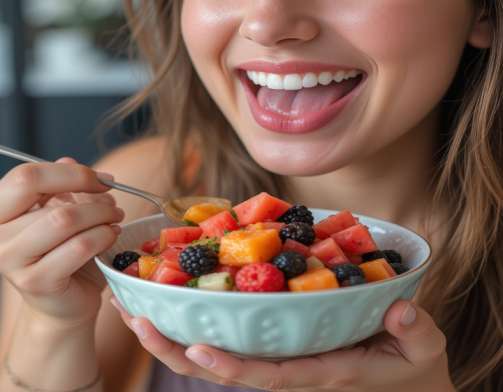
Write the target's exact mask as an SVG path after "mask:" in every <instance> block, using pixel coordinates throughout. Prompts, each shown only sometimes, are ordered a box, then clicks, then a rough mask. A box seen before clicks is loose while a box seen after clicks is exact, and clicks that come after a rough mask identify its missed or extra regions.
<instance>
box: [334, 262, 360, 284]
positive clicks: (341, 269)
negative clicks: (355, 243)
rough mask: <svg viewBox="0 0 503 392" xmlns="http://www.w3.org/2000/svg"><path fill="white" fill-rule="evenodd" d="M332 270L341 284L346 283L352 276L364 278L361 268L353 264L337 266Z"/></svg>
mask: <svg viewBox="0 0 503 392" xmlns="http://www.w3.org/2000/svg"><path fill="white" fill-rule="evenodd" d="M331 269H332V272H333V273H334V274H335V276H336V277H337V280H338V281H339V282H344V281H346V280H348V279H349V278H350V277H352V276H360V277H362V278H363V277H364V275H363V271H362V270H361V268H360V267H358V266H357V265H355V264H351V263H344V264H337V265H336V266H334V267H332V268H331Z"/></svg>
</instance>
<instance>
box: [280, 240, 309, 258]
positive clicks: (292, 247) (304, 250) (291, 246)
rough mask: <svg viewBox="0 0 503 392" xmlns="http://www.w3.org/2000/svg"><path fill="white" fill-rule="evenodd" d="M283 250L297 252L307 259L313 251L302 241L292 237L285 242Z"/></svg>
mask: <svg viewBox="0 0 503 392" xmlns="http://www.w3.org/2000/svg"><path fill="white" fill-rule="evenodd" d="M283 252H297V253H299V254H301V255H302V256H304V257H305V258H306V259H307V258H308V257H309V256H311V251H310V250H309V247H308V246H306V245H304V244H301V243H300V242H297V241H294V240H291V239H290V238H289V239H287V240H286V241H285V243H284V244H283Z"/></svg>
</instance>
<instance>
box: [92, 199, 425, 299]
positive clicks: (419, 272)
mask: <svg viewBox="0 0 503 392" xmlns="http://www.w3.org/2000/svg"><path fill="white" fill-rule="evenodd" d="M310 210H311V211H318V212H321V213H330V214H335V213H337V212H339V211H338V210H327V209H321V208H310ZM353 216H356V217H357V218H363V219H369V220H373V221H376V222H377V223H384V224H386V225H389V226H392V227H395V228H398V229H400V230H405V231H406V232H409V233H410V234H412V235H413V236H415V237H417V238H419V239H420V240H421V241H422V242H423V243H424V245H426V247H427V252H428V253H427V255H426V258H425V259H424V260H422V261H421V262H419V263H418V265H417V266H416V267H414V268H412V269H410V270H409V271H407V272H405V273H403V274H400V275H397V276H394V277H393V278H388V279H384V280H381V281H378V282H370V283H365V284H362V285H358V286H352V287H344V290H337V289H332V290H318V291H310V292H303V293H295V292H291V291H282V292H275V293H244V292H237V291H211V290H195V289H193V288H190V287H184V286H175V285H169V284H164V283H157V282H152V281H149V280H145V279H140V278H136V277H134V276H130V275H127V274H124V273H123V272H121V271H117V270H115V269H113V268H112V267H110V266H108V265H107V264H106V263H105V262H104V261H103V260H102V259H101V254H99V255H97V256H95V257H94V260H95V262H96V264H98V266H99V267H100V268H102V269H105V270H106V271H107V272H108V273H109V274H111V275H112V276H114V277H117V278H118V279H125V281H126V282H128V281H130V282H132V283H134V284H140V285H145V287H149V286H150V287H158V288H159V289H160V290H165V291H167V292H168V291H169V292H178V293H180V294H183V293H187V294H188V293H190V294H191V295H202V296H206V297H227V298H244V297H248V298H250V297H251V298H254V299H259V298H264V299H266V300H273V299H275V298H285V297H293V298H295V299H300V298H303V297H309V298H313V297H325V296H332V295H337V293H355V292H360V291H364V290H367V289H369V288H372V287H376V286H383V287H384V286H389V285H392V284H393V283H394V282H395V281H397V280H400V279H405V278H407V277H409V278H410V277H412V276H413V275H418V276H421V275H422V273H423V272H424V270H425V269H426V268H427V267H428V266H429V265H430V264H431V253H432V251H431V245H430V244H429V242H428V241H427V240H426V239H425V238H424V237H423V236H422V235H420V234H418V233H416V232H415V231H413V230H411V229H408V228H406V227H404V226H401V225H398V224H396V223H392V222H388V221H385V220H382V219H378V218H374V217H371V216H368V215H361V214H353ZM163 217H164V215H163V214H155V215H149V216H146V217H143V218H139V219H135V220H134V221H131V222H128V223H126V224H123V225H121V227H122V229H126V228H128V227H130V226H134V225H137V224H140V223H145V222H146V221H149V220H157V219H159V218H163Z"/></svg>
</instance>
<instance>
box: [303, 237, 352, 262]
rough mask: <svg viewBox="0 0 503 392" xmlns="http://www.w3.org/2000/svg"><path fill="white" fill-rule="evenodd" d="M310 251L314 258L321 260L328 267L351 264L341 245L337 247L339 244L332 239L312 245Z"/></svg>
mask: <svg viewBox="0 0 503 392" xmlns="http://www.w3.org/2000/svg"><path fill="white" fill-rule="evenodd" d="M310 251H311V254H312V255H313V256H315V257H317V258H318V259H320V260H321V261H322V262H323V263H324V264H325V265H327V267H331V266H333V265H335V264H339V263H342V262H344V263H349V260H348V258H347V257H346V255H345V254H344V252H343V251H342V249H341V248H340V247H339V245H337V242H335V240H334V239H333V238H330V237H329V238H327V239H324V240H323V241H320V242H317V243H316V244H314V245H311V248H310Z"/></svg>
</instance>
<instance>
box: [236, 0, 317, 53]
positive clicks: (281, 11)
mask: <svg viewBox="0 0 503 392" xmlns="http://www.w3.org/2000/svg"><path fill="white" fill-rule="evenodd" d="M257 3H259V2H257ZM263 3H264V2H262V6H260V7H259V6H257V7H253V9H251V10H250V11H249V12H248V13H247V14H246V15H245V17H244V19H243V22H242V23H241V26H240V29H239V33H240V35H241V36H242V37H244V38H246V39H248V40H250V41H254V42H256V43H258V44H260V45H262V46H266V47H273V46H278V45H281V44H284V43H288V42H306V41H310V40H312V39H314V38H315V37H316V36H317V35H318V34H319V26H318V24H317V23H316V21H315V20H313V19H311V18H309V17H308V16H306V15H303V14H302V13H300V12H299V13H296V14H295V13H294V12H293V10H292V11H290V10H288V5H287V4H285V5H281V4H280V3H283V4H284V2H282V1H281V0H274V1H271V2H269V3H268V4H263Z"/></svg>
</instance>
